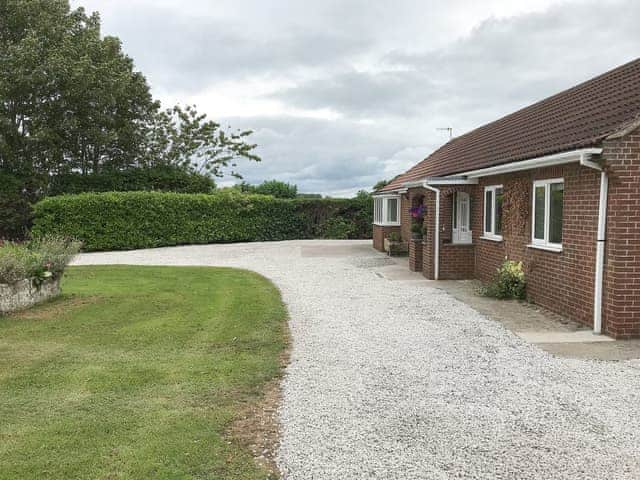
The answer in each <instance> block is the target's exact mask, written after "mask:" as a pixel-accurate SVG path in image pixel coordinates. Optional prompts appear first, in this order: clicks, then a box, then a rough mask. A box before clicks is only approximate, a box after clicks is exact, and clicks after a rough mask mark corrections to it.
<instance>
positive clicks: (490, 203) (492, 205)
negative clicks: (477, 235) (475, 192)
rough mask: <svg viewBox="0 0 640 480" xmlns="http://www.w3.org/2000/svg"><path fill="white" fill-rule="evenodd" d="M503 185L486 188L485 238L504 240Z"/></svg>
mask: <svg viewBox="0 0 640 480" xmlns="http://www.w3.org/2000/svg"><path fill="white" fill-rule="evenodd" d="M503 196H504V194H503V190H502V185H492V186H490V187H485V188H484V238H488V239H490V240H502V199H503Z"/></svg>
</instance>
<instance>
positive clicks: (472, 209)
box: [373, 59, 640, 338]
mask: <svg viewBox="0 0 640 480" xmlns="http://www.w3.org/2000/svg"><path fill="white" fill-rule="evenodd" d="M374 205H375V208H374V218H375V221H374V228H373V245H374V247H375V248H376V249H378V250H383V248H384V247H383V245H384V238H385V237H388V236H389V234H391V232H397V233H398V234H400V235H401V237H402V240H403V241H406V242H409V264H410V268H411V269H412V270H415V271H422V273H423V275H424V276H425V277H427V278H430V279H469V278H478V279H480V280H482V281H489V280H490V279H491V278H492V277H493V275H494V274H495V271H496V268H497V267H498V266H499V265H500V264H501V263H502V262H503V261H504V259H505V257H507V258H509V259H513V260H519V261H522V262H523V263H524V266H525V273H526V279H527V295H528V297H529V298H530V299H531V300H532V301H534V302H536V303H537V304H539V305H542V306H544V307H546V308H548V309H550V310H552V311H554V312H557V313H559V314H561V315H564V316H566V317H569V318H571V319H574V320H577V321H579V322H582V323H584V324H587V325H589V326H592V327H593V329H594V331H595V332H596V333H601V332H604V333H607V334H608V335H611V336H613V337H615V338H631V337H640V59H638V60H635V61H633V62H631V63H628V64H626V65H623V66H621V67H618V68H616V69H614V70H611V71H610V72H607V73H605V74H603V75H600V76H598V77H596V78H594V79H592V80H589V81H587V82H584V83H582V84H580V85H577V86H575V87H573V88H570V89H569V90H566V91H564V92H561V93H558V94H557V95H554V96H552V97H549V98H547V99H545V100H542V101H540V102H538V103H536V104H534V105H531V106H529V107H526V108H523V109H522V110H519V111H517V112H515V113H512V114H510V115H507V116H506V117H503V118H501V119H499V120H496V121H494V122H491V123H489V124H487V125H484V126H482V127H480V128H477V129H475V130H473V131H471V132H469V133H466V134H464V135H462V136H460V137H457V138H454V139H452V140H451V141H449V142H448V143H446V144H445V145H444V146H442V147H441V148H440V149H438V150H436V151H435V152H434V153H432V154H431V155H430V156H429V157H427V158H426V159H425V160H423V161H422V162H420V163H418V164H417V165H415V166H414V167H412V168H411V169H409V170H408V171H407V172H405V173H404V174H402V175H399V176H398V177H396V178H395V179H394V180H392V181H391V183H389V184H388V185H387V186H385V187H384V188H382V189H380V190H378V191H377V192H376V193H375V201H374ZM418 205H424V207H425V214H424V217H423V218H424V220H423V224H424V227H425V235H424V238H423V239H422V240H412V239H411V224H412V217H411V216H410V214H409V210H410V208H411V207H414V206H418Z"/></svg>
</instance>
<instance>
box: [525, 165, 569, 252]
mask: <svg viewBox="0 0 640 480" xmlns="http://www.w3.org/2000/svg"><path fill="white" fill-rule="evenodd" d="M563 207H564V181H563V179H562V178H554V179H550V180H537V181H535V182H533V213H532V222H533V224H532V227H531V244H532V246H540V247H543V248H548V249H550V250H560V249H562V213H563Z"/></svg>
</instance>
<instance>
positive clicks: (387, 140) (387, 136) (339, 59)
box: [72, 0, 640, 196]
mask: <svg viewBox="0 0 640 480" xmlns="http://www.w3.org/2000/svg"><path fill="white" fill-rule="evenodd" d="M72 5H73V6H84V7H85V8H86V9H87V10H89V11H95V10H97V11H99V12H100V13H101V16H102V22H103V33H104V34H105V35H116V36H118V37H120V39H121V40H122V41H123V44H124V50H125V51H126V52H127V53H128V54H129V55H130V56H131V57H133V59H134V60H135V63H136V67H137V68H138V69H140V70H141V71H142V72H143V73H144V74H145V75H146V77H147V79H148V81H149V83H150V85H151V87H152V90H153V93H154V95H155V96H156V97H157V98H159V99H160V100H162V101H163V103H165V104H166V105H167V106H168V105H171V104H174V103H182V104H186V103H194V104H196V105H197V106H198V107H199V109H200V110H202V111H204V112H206V113H208V114H209V116H210V117H211V118H213V119H215V120H218V121H222V122H225V123H229V124H230V125H232V126H233V127H237V128H243V129H244V128H251V129H253V130H254V131H255V135H254V140H255V142H256V143H258V144H259V152H258V153H259V154H260V155H261V157H262V159H263V161H262V163H260V164H253V163H252V164H243V165H242V168H241V173H242V174H243V175H244V177H245V179H246V180H247V181H249V182H251V183H258V182H261V181H262V180H265V179H273V178H275V179H279V180H284V181H288V182H293V183H296V184H297V185H298V186H299V189H300V191H303V192H317V193H324V194H331V195H335V196H346V195H350V194H352V193H354V192H355V191H357V190H359V189H363V188H364V189H370V188H371V186H372V185H373V184H374V183H375V182H377V181H378V180H380V179H382V178H387V179H388V178H391V177H393V176H395V175H396V174H398V173H401V172H403V171H404V170H406V169H407V168H409V167H410V166H412V165H413V164H415V163H416V162H418V161H420V160H421V159H422V158H424V157H425V156H427V155H428V154H429V153H430V152H432V151H433V150H434V149H435V148H437V147H438V146H440V145H441V144H442V143H444V142H446V141H447V139H448V134H447V133H446V132H443V131H439V130H437V128H439V127H452V128H453V129H454V135H460V134H462V133H464V132H466V131H469V130H471V129H473V128H475V127H477V126H480V125H482V124H483V123H486V122H489V121H491V120H494V119H496V118H498V117H500V116H502V115H505V114H507V113H509V112H511V111H513V110H516V109H518V108H520V107H523V106H526V105H527V104H529V103H531V102H534V101H536V100H539V99H542V98H544V97H547V96H549V95H551V94H553V93H556V92H557V91H560V90H563V89H565V88H567V87H570V86H572V85H574V84H576V83H578V82H581V81H583V80H587V79H588V78H590V77H592V76H595V75H597V74H599V73H602V72H604V71H606V70H609V69H611V68H613V67H616V66H618V65H620V64H623V63H625V62H627V61H630V60H632V59H634V58H637V57H638V56H640V22H639V20H640V1H637V0H597V1H590V0H574V1H551V0H537V1H536V0H526V1H518V0H482V1H480V0H446V1H445V0H438V1H432V0H415V1H409V0H393V1H391V0H315V1H313V2H309V1H306V0H295V1H294V0H282V1H277V0H246V1H245V0H210V1H208V0H189V1H179V0H79V1H76V0H72Z"/></svg>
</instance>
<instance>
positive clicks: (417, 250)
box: [409, 240, 422, 272]
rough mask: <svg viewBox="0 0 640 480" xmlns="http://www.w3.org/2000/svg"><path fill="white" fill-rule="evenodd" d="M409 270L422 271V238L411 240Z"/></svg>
mask: <svg viewBox="0 0 640 480" xmlns="http://www.w3.org/2000/svg"><path fill="white" fill-rule="evenodd" d="M409 270H411V271H412V272H421V271H422V240H409Z"/></svg>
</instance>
